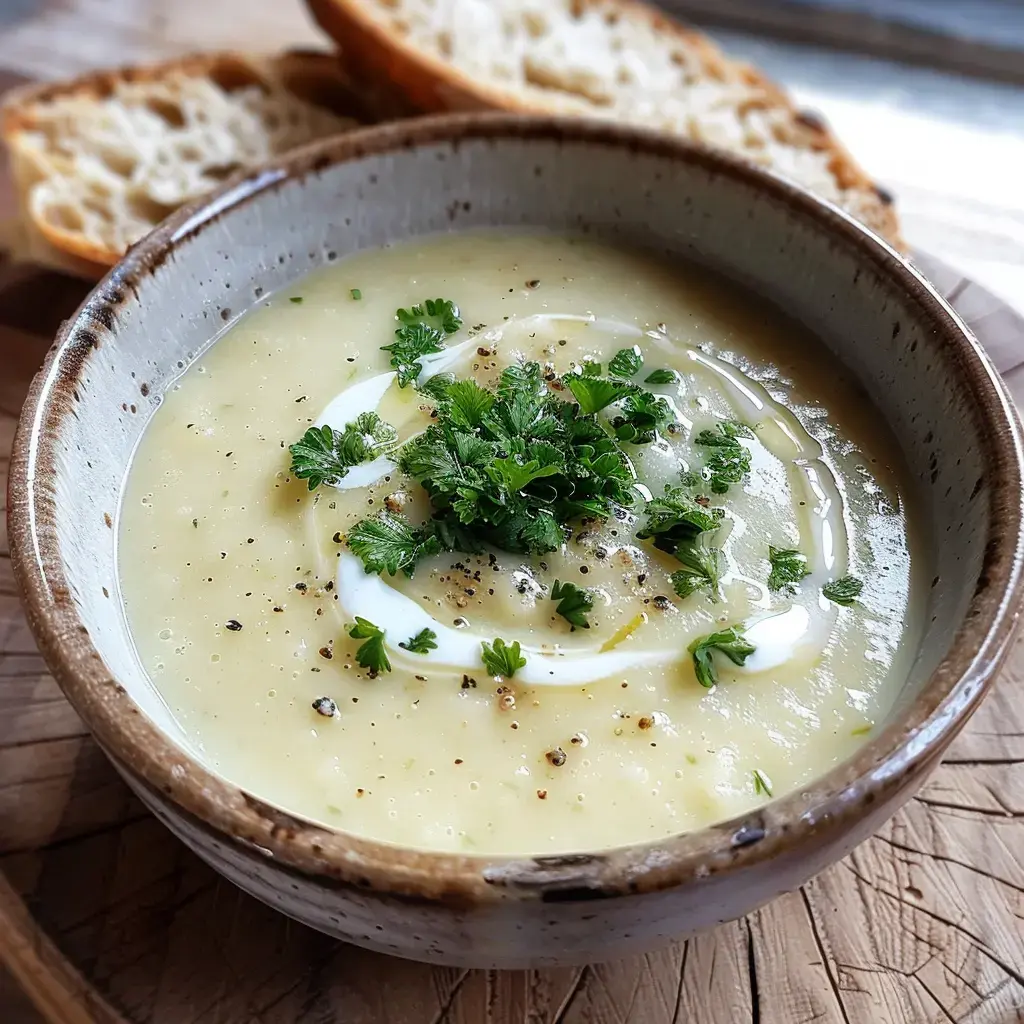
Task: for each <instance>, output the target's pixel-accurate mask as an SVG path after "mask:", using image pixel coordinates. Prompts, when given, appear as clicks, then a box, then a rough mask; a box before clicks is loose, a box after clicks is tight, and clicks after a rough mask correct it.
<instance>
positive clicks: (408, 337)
mask: <svg viewBox="0 0 1024 1024" xmlns="http://www.w3.org/2000/svg"><path fill="white" fill-rule="evenodd" d="M424 306H425V307H426V309H424ZM395 317H396V319H397V320H398V321H399V322H400V323H401V327H399V328H398V329H397V330H396V331H395V340H394V341H393V342H392V343H391V344H390V345H382V346H381V348H382V349H383V350H384V351H385V352H390V353H391V365H392V366H393V367H394V368H395V370H396V371H397V373H398V385H399V387H403V388H404V387H407V386H408V385H409V384H412V383H413V382H414V381H415V380H416V378H417V377H419V375H420V374H421V373H422V372H423V364H422V363H420V361H419V360H420V359H421V358H422V357H423V356H427V355H431V354H432V353H434V352H440V351H441V350H442V349H443V348H444V341H445V338H447V337H448V336H449V335H452V334H455V332H456V331H458V330H459V328H460V327H462V317H461V315H460V313H459V307H458V306H456V305H455V303H454V302H452V301H451V299H427V301H426V302H425V303H424V304H423V305H416V306H413V307H412V308H411V309H399V310H398V311H397V312H396V313H395Z"/></svg>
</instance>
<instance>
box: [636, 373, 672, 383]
mask: <svg viewBox="0 0 1024 1024" xmlns="http://www.w3.org/2000/svg"><path fill="white" fill-rule="evenodd" d="M677 376H678V375H677V374H676V371H675V370H654V371H653V372H652V373H650V374H648V375H647V379H646V380H645V381H644V383H645V384H671V383H672V382H673V381H674V380H676V378H677Z"/></svg>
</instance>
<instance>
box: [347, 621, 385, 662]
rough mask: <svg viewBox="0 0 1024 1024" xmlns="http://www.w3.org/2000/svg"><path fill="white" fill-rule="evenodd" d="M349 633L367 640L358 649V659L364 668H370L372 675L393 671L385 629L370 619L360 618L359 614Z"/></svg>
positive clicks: (355, 637) (353, 636)
mask: <svg viewBox="0 0 1024 1024" xmlns="http://www.w3.org/2000/svg"><path fill="white" fill-rule="evenodd" d="M348 635H349V636H350V637H352V638H353V639H354V640H365V641H366V642H365V643H363V644H360V645H359V649H358V650H357V651H356V661H357V662H359V664H360V665H361V666H362V667H363V668H365V669H369V671H370V673H371V675H377V674H378V673H380V672H390V671H391V662H390V660H389V659H388V652H387V651H386V650H385V649H384V630H383V629H379V628H378V627H377V626H375V625H374V624H373V623H372V622H370V621H369V620H368V619H363V618H360V616H358V615H357V616H356V621H355V623H354V624H353V626H352V628H351V629H350V630H349V631H348Z"/></svg>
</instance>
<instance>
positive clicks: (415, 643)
mask: <svg viewBox="0 0 1024 1024" xmlns="http://www.w3.org/2000/svg"><path fill="white" fill-rule="evenodd" d="M436 641H437V634H436V633H435V632H434V631H433V630H432V629H429V628H425V629H421V630H420V631H419V632H418V633H417V634H416V635H415V636H412V637H409V639H408V640H406V641H405V643H400V644H399V645H398V646H399V647H401V648H402V649H403V650H405V651H409V652H410V653H412V654H429V653H430V652H431V651H434V650H437V642H436Z"/></svg>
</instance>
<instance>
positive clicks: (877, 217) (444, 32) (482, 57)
mask: <svg viewBox="0 0 1024 1024" xmlns="http://www.w3.org/2000/svg"><path fill="white" fill-rule="evenodd" d="M334 2H335V3H336V4H338V5H339V6H347V5H351V8H352V9H358V10H359V12H360V13H362V15H363V16H364V17H366V16H368V17H370V18H371V19H372V20H373V22H374V23H376V24H377V25H378V26H380V27H382V28H384V29H385V30H386V31H387V32H388V33H389V34H391V35H393V36H394V38H395V39H396V40H398V41H400V45H404V46H405V47H407V48H413V49H415V50H417V51H419V52H421V53H423V54H425V55H427V56H428V57H429V58H432V59H433V60H439V61H442V62H445V63H447V64H448V65H450V66H451V67H452V68H454V69H456V70H457V71H458V72H459V73H461V76H462V78H463V80H464V83H465V80H468V81H469V82H471V83H477V84H478V85H479V87H480V89H481V90H482V91H486V92H489V93H490V94H491V98H493V99H495V100H496V101H497V103H496V105H499V106H508V107H510V108H513V109H519V110H522V109H524V107H525V108H526V109H536V110H538V111H551V112H558V113H564V114H577V115H586V116H590V117H603V118H608V119H611V120H617V121H625V122H630V123H634V124H640V125H645V126H649V127H653V128H657V129H660V130H662V131H667V132H670V133H673V134H676V135H683V136H686V137H688V138H690V139H693V140H695V141H698V142H701V143H704V144H706V145H709V146H716V147H720V148H724V149H727V150H731V151H733V152H735V153H739V154H741V155H742V156H744V157H745V158H746V159H748V160H750V161H753V162H754V163H757V164H760V165H762V166H765V167H769V168H772V169H774V170H775V171H777V172H779V173H781V174H783V175H786V176H788V177H790V178H793V179H795V180H796V181H798V182H800V183H802V184H803V185H805V186H807V187H808V188H811V189H813V190H814V191H816V192H817V193H818V194H820V195H822V196H824V197H825V198H827V199H830V200H832V201H833V202H836V203H838V204H839V205H841V206H843V207H845V208H846V209H847V210H848V211H850V212H851V213H853V214H854V215H855V216H858V217H860V218H861V219H862V220H864V221H865V222H866V223H868V224H869V225H871V226H872V227H874V228H875V229H876V230H880V231H881V232H882V233H883V234H888V235H889V236H890V237H893V236H895V235H896V234H897V231H896V227H895V218H894V215H893V214H892V211H891V209H890V208H889V202H888V198H887V197H886V196H885V195H884V194H882V195H880V194H879V192H878V191H877V190H876V189H875V187H874V185H873V184H872V183H871V181H870V180H869V179H868V178H867V176H866V175H865V174H864V173H863V172H862V171H861V170H860V169H859V168H858V167H857V165H856V164H855V163H854V162H853V160H852V159H851V158H850V157H849V156H848V154H847V153H846V152H845V150H843V149H842V147H841V146H840V145H839V144H838V142H837V141H836V140H835V138H834V137H833V136H832V135H831V133H830V132H829V131H828V130H827V128H825V126H824V125H823V124H822V123H821V121H820V119H819V118H817V117H815V116H813V115H804V114H801V113H799V112H798V111H796V110H795V109H794V107H793V105H792V103H791V102H790V101H789V98H788V97H787V96H786V94H785V93H784V92H782V91H781V90H780V89H779V88H778V87H777V86H775V85H774V84H773V83H771V82H770V81H768V80H766V79H765V78H764V77H763V76H761V75H760V73H758V72H757V71H756V70H755V69H753V68H751V67H750V66H749V65H747V64H743V63H741V62H738V61H735V60H731V59H729V58H727V57H726V56H724V55H723V54H722V53H721V51H719V50H718V48H717V47H716V46H715V45H714V44H713V43H711V42H710V41H709V40H708V39H707V38H706V37H704V36H703V35H701V34H700V33H697V32H694V31H691V30H688V29H687V28H685V27H684V26H682V25H679V24H678V23H677V22H675V21H672V20H670V19H668V18H667V17H664V16H662V15H661V14H659V13H655V12H654V11H653V9H650V8H648V7H647V6H646V5H644V4H639V3H631V2H628V0H334Z"/></svg>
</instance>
